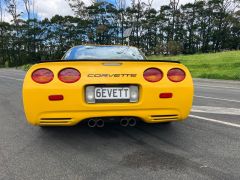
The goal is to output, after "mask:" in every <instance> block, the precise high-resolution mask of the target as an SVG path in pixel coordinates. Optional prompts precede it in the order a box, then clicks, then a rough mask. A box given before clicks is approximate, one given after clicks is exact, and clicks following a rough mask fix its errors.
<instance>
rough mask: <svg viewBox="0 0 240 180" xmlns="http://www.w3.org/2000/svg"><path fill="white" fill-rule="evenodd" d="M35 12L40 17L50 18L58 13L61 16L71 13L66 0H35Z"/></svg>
mask: <svg viewBox="0 0 240 180" xmlns="http://www.w3.org/2000/svg"><path fill="white" fill-rule="evenodd" d="M35 3H36V5H35V7H36V13H37V14H38V16H39V17H40V18H51V17H52V16H54V15H56V14H58V15H62V16H67V15H73V14H74V13H73V11H72V9H71V8H70V6H69V4H68V3H67V2H66V0H36V1H35Z"/></svg>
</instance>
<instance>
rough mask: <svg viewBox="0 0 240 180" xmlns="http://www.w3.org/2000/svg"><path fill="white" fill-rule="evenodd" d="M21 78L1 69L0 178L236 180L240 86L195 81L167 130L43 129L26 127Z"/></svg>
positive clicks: (21, 74) (239, 164)
mask: <svg viewBox="0 0 240 180" xmlns="http://www.w3.org/2000/svg"><path fill="white" fill-rule="evenodd" d="M24 75H25V73H24V72H23V71H20V70H15V69H0V179H1V180H10V179H11V180H12V179H18V180H19V179H20V180H27V179H31V180H32V179H56V180H61V179H70V180H78V179H86V180H88V179H89V180H91V179H92V180H95V179H103V180H108V179H109V180H115V179H126V180H128V179H136V180H139V179H144V180H146V179H184V180H185V179H195V180H196V179H216V180H221V179H231V180H233V179H240V82H234V81H215V80H201V79H198V80H195V98H194V106H193V109H192V113H191V116H190V117H189V118H188V120H186V121H184V122H178V123H173V124H171V125H145V124H140V125H138V126H136V127H131V128H130V127H129V128H124V127H120V126H118V125H116V124H115V125H111V126H106V127H104V128H100V129H98V128H93V129H92V128H88V127H87V126H76V127H59V128H51V129H47V130H43V129H41V128H39V127H33V126H30V125H28V124H27V122H26V119H25V116H24V113H23V107H22V101H21V89H22V79H23V78H24Z"/></svg>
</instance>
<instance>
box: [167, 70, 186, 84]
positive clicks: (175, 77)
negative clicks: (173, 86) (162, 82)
mask: <svg viewBox="0 0 240 180" xmlns="http://www.w3.org/2000/svg"><path fill="white" fill-rule="evenodd" d="M167 76H168V79H169V80H170V81H172V82H181V81H183V80H184V79H185V77H186V74H185V72H184V71H183V70H182V69H179V68H173V69H170V70H169V71H168V74H167Z"/></svg>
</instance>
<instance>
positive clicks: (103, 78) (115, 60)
mask: <svg viewBox="0 0 240 180" xmlns="http://www.w3.org/2000/svg"><path fill="white" fill-rule="evenodd" d="M193 92H194V88H193V81H192V77H191V74H190V72H189V71H188V69H187V68H186V67H185V66H184V65H183V64H181V63H180V62H177V61H166V60H165V61H164V60H147V59H146V57H145V56H144V55H143V53H142V52H141V51H140V50H138V49H137V48H136V47H130V46H114V45H112V46H97V45H85V46H84V45H81V46H75V47H73V48H71V49H70V50H69V51H67V52H66V54H65V55H64V56H63V58H62V59H61V60H58V61H43V62H40V63H38V64H35V65H33V66H32V67H31V68H30V69H29V70H28V72H27V74H26V76H25V79H24V83H23V105H24V111H25V114H26V118H27V120H28V122H29V123H30V124H32V125H37V126H43V127H44V126H73V125H76V124H78V123H80V122H87V124H88V125H89V126H90V127H103V126H104V124H105V123H106V122H111V121H117V122H119V123H120V124H121V125H122V126H135V125H136V123H137V122H138V121H143V122H145V123H163V122H165V123H166V122H168V123H169V122H173V121H182V120H184V119H186V118H187V117H188V115H189V113H190V110H191V107H192V101H193Z"/></svg>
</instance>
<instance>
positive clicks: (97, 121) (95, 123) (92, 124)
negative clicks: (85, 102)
mask: <svg viewBox="0 0 240 180" xmlns="http://www.w3.org/2000/svg"><path fill="white" fill-rule="evenodd" d="M104 124H105V123H104V121H103V120H102V119H89V120H88V126H89V127H91V128H94V127H99V128H101V127H104Z"/></svg>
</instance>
